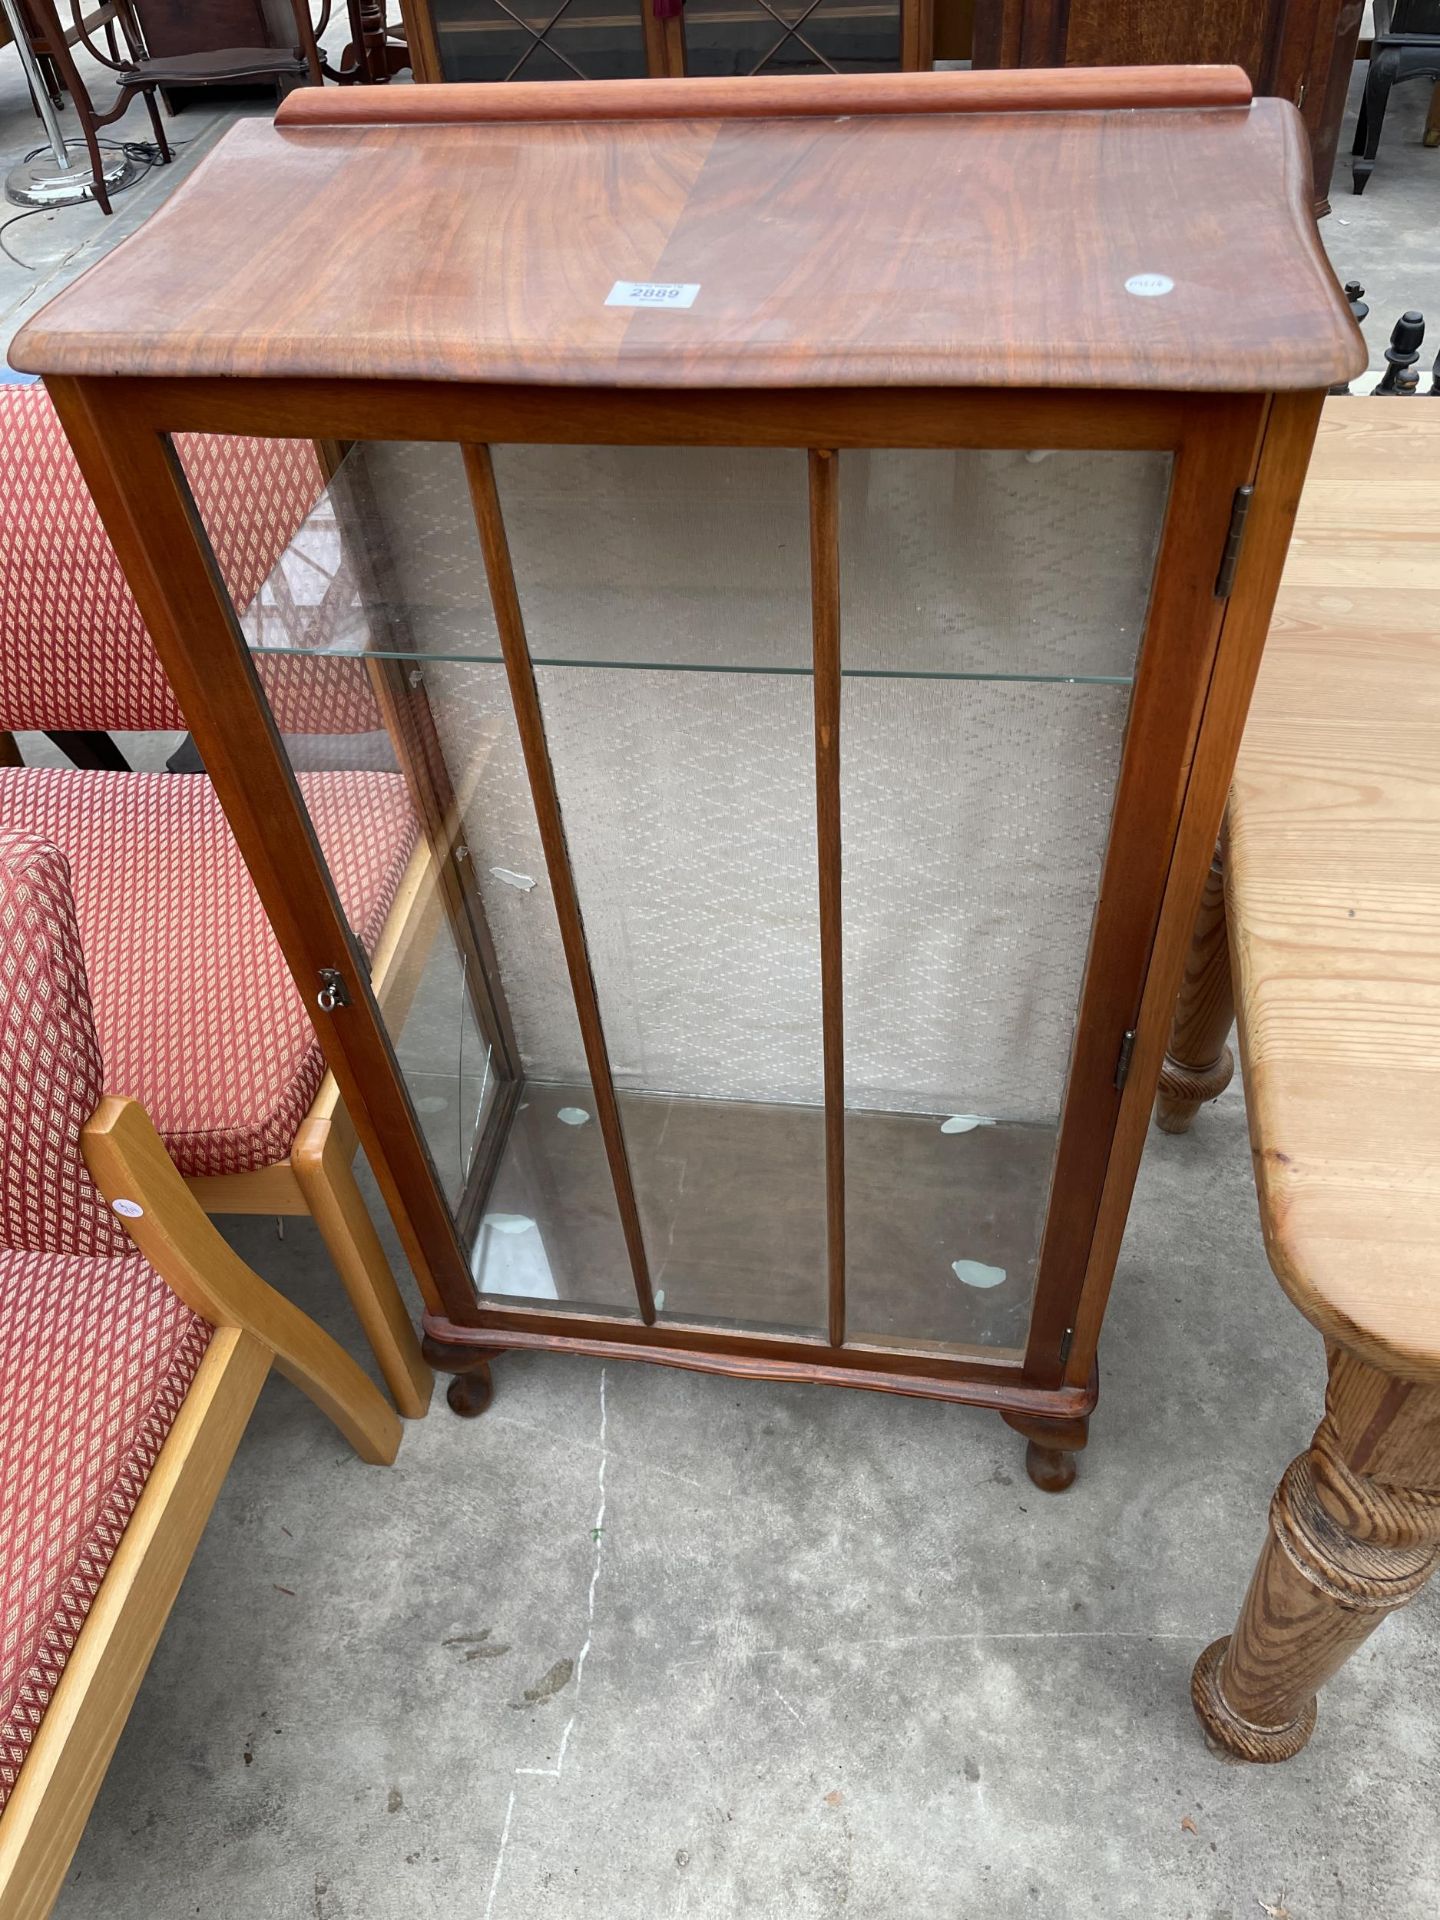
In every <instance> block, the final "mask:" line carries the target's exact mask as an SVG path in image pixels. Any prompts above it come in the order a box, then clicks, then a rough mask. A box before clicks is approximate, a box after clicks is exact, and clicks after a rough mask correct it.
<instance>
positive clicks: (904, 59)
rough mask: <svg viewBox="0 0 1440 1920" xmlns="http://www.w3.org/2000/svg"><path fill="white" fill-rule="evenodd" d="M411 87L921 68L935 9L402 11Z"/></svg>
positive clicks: (915, 0)
mask: <svg viewBox="0 0 1440 1920" xmlns="http://www.w3.org/2000/svg"><path fill="white" fill-rule="evenodd" d="M401 14H402V16H403V19H404V22H405V32H406V38H407V41H408V43H409V47H410V55H411V63H412V66H413V70H414V74H415V78H416V79H417V80H420V81H430V80H455V81H472V80H502V81H504V80H531V81H534V80H617V79H638V78H642V77H645V76H648V77H650V78H651V79H656V80H659V79H678V78H680V77H681V76H682V75H685V74H689V75H691V76H693V77H696V78H702V77H703V78H717V77H721V76H726V75H728V76H735V75H744V74H751V73H771V74H793V73H826V72H829V73H856V72H870V71H884V70H887V69H889V70H893V69H895V68H901V69H904V70H906V71H911V70H914V69H918V68H925V67H928V66H929V65H930V62H931V55H932V43H933V39H934V17H933V15H934V0H566V4H565V5H563V6H557V5H554V4H552V3H551V0H536V4H532V5H528V6H527V5H524V4H512V3H511V0H401Z"/></svg>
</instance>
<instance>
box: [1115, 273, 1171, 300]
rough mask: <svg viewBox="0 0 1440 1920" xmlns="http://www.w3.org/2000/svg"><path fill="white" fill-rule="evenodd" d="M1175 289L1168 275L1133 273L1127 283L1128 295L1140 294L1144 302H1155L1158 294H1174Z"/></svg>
mask: <svg viewBox="0 0 1440 1920" xmlns="http://www.w3.org/2000/svg"><path fill="white" fill-rule="evenodd" d="M1174 288H1175V282H1174V281H1173V280H1172V279H1171V278H1170V276H1169V274H1168V273H1132V274H1131V276H1130V278H1129V279H1128V280H1127V281H1126V282H1125V291H1126V293H1138V294H1139V295H1140V297H1141V299H1142V300H1153V299H1154V298H1155V295H1156V294H1157V293H1172V292H1173V291H1174Z"/></svg>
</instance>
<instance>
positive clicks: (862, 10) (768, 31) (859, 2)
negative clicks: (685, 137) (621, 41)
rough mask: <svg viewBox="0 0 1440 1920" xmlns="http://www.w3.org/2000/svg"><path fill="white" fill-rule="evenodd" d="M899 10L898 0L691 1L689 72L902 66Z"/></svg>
mask: <svg viewBox="0 0 1440 1920" xmlns="http://www.w3.org/2000/svg"><path fill="white" fill-rule="evenodd" d="M900 14H901V8H900V0H819V3H818V5H812V4H811V0H686V5H685V12H684V20H685V66H686V72H687V73H691V74H700V75H717V74H732V73H817V72H823V71H825V70H826V69H827V68H829V69H834V70H835V71H838V72H842V73H847V72H849V73H854V72H865V71H870V70H872V69H888V68H894V67H898V66H899V65H900Z"/></svg>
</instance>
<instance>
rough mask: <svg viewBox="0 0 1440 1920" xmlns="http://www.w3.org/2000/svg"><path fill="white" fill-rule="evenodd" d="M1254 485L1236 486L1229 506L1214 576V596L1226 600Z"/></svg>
mask: <svg viewBox="0 0 1440 1920" xmlns="http://www.w3.org/2000/svg"><path fill="white" fill-rule="evenodd" d="M1254 497H1255V489H1254V487H1237V488H1236V489H1235V500H1234V503H1233V505H1232V506H1231V508H1230V526H1229V530H1228V531H1227V533H1226V535H1225V551H1224V552H1223V553H1222V554H1221V555H1220V571H1219V572H1218V573H1217V574H1216V576H1215V598H1216V599H1217V600H1228V599H1229V598H1230V589H1231V588H1232V587H1233V586H1234V585H1235V569H1236V567H1237V566H1238V565H1239V564H1240V548H1241V545H1242V544H1243V542H1244V539H1245V522H1246V520H1247V519H1248V518H1249V514H1250V502H1251V501H1252V500H1253V499H1254Z"/></svg>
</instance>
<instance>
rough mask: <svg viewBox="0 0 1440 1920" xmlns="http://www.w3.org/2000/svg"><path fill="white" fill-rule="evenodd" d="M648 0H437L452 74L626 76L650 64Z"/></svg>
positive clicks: (444, 61)
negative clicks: (645, 14)
mask: <svg viewBox="0 0 1440 1920" xmlns="http://www.w3.org/2000/svg"><path fill="white" fill-rule="evenodd" d="M648 4H649V0H432V6H431V12H432V14H433V17H434V23H435V42H436V46H437V47H438V49H439V53H440V64H441V68H442V70H443V73H444V77H445V78H446V79H447V80H579V79H584V80H624V79H639V78H642V77H643V76H644V74H645V72H646V63H645V30H644V26H643V23H642V18H641V12H640V9H641V7H642V6H645V5H648Z"/></svg>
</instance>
